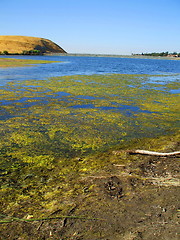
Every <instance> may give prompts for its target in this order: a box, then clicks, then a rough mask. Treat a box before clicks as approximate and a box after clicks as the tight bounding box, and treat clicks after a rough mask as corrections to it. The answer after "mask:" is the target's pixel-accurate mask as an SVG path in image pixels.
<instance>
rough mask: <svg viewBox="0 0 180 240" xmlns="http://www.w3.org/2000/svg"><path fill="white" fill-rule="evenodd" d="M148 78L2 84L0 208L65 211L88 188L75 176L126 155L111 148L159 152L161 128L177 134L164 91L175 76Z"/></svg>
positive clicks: (171, 100) (175, 114)
mask: <svg viewBox="0 0 180 240" xmlns="http://www.w3.org/2000/svg"><path fill="white" fill-rule="evenodd" d="M151 77H152V76H149V75H126V74H109V75H90V76H81V75H77V76H63V77H55V78H49V79H47V80H37V81H36V80H28V81H17V82H10V83H8V84H7V85H6V86H5V87H2V88H1V89H0V93H1V109H0V111H1V112H0V113H1V120H0V134H1V143H0V183H1V190H0V194H1V207H2V209H5V210H4V211H5V212H6V213H12V212H15V213H18V214H20V215H23V214H25V213H26V214H27V213H28V214H33V215H34V217H39V214H40V217H43V216H46V215H47V213H49V212H53V211H56V210H57V209H59V208H60V209H62V214H65V215H67V212H68V210H69V209H71V208H72V205H73V204H74V203H75V202H76V200H77V199H78V198H79V196H84V197H86V196H91V194H92V193H91V189H93V187H94V186H93V184H92V185H91V184H87V183H85V182H84V181H83V180H82V178H83V177H85V176H89V175H91V174H94V173H101V172H102V171H109V170H108V169H110V168H111V165H112V164H114V163H119V162H120V163H122V164H126V163H127V162H128V161H130V159H127V156H126V155H123V154H122V156H121V157H119V156H116V155H112V154H111V152H112V151H113V150H114V149H126V148H128V147H129V148H131V147H134V146H141V147H142V146H143V148H145V147H146V149H151V150H153V149H154V150H164V149H163V148H164V146H166V145H167V143H169V141H170V137H168V134H169V135H172V134H173V133H174V132H178V127H179V125H178V124H179V102H180V95H179V94H172V93H171V92H170V90H171V89H175V90H176V89H179V88H180V82H179V81H178V77H179V76H178V75H177V79H176V77H175V76H173V75H172V79H173V80H172V81H171V83H169V82H168V81H167V82H166V81H164V82H163V84H160V83H158V84H157V85H156V84H154V83H150V82H149V79H150V78H151ZM166 77H167V76H158V78H162V80H164V79H166ZM170 77H171V76H168V78H170ZM153 78H156V76H153ZM157 86H158V87H157ZM161 88H163V90H162V89H161ZM159 89H160V90H159ZM164 135H167V136H166V137H160V136H164ZM178 137H179V135H177V138H178ZM148 138H152V140H148ZM164 138H165V139H166V140H165V139H164ZM145 139H146V143H145ZM133 141H134V143H133ZM130 143H131V144H130ZM156 148H157V149H156ZM134 159H137V157H134ZM86 188H88V191H85V189H86ZM19 209H21V210H20V212H18V211H19Z"/></svg>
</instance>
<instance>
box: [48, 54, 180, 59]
mask: <svg viewBox="0 0 180 240" xmlns="http://www.w3.org/2000/svg"><path fill="white" fill-rule="evenodd" d="M44 55H45V56H72V57H114V58H137V59H159V60H180V58H179V57H176V58H175V57H160V56H158V57H154V56H145V55H144V56H143V55H118V54H117V55H116V54H90V53H87V54H86V53H45V54H44Z"/></svg>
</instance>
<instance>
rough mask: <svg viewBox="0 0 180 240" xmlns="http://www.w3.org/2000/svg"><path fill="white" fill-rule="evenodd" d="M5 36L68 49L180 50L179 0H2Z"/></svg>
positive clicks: (121, 51)
mask: <svg viewBox="0 0 180 240" xmlns="http://www.w3.org/2000/svg"><path fill="white" fill-rule="evenodd" d="M0 9H1V13H0V35H25V36H36V37H43V38H48V39H50V40H52V41H54V42H56V43H57V44H59V45H60V46H61V47H62V48H64V49H65V50H66V51H67V52H69V53H100V54H131V53H142V52H162V51H169V52H173V51H177V52H180V0H49V1H47V0H44V1H43V0H29V1H28V0H0Z"/></svg>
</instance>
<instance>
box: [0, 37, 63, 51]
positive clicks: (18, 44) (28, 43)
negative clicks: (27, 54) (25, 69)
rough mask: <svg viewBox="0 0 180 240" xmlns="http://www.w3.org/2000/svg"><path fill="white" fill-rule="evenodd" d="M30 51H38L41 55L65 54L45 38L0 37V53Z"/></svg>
mask: <svg viewBox="0 0 180 240" xmlns="http://www.w3.org/2000/svg"><path fill="white" fill-rule="evenodd" d="M30 50H40V52H42V53H66V51H64V49H62V48H61V47H60V46H58V45H57V44H56V43H54V42H52V41H50V40H48V39H45V38H38V37H27V36H0V52H4V51H7V52H8V53H22V52H23V51H30Z"/></svg>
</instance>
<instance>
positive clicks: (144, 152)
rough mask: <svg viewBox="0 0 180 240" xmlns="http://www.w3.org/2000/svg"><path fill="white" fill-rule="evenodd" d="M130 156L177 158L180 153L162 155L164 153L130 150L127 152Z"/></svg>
mask: <svg viewBox="0 0 180 240" xmlns="http://www.w3.org/2000/svg"><path fill="white" fill-rule="evenodd" d="M127 152H128V153H129V154H142V155H151V156H160V157H169V156H176V155H180V151H177V152H169V153H162V152H153V151H147V150H139V149H137V150H129V151H127Z"/></svg>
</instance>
